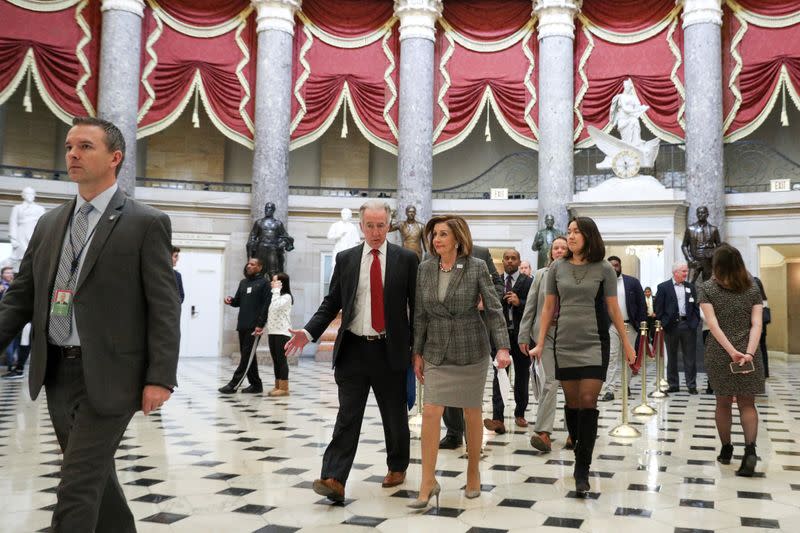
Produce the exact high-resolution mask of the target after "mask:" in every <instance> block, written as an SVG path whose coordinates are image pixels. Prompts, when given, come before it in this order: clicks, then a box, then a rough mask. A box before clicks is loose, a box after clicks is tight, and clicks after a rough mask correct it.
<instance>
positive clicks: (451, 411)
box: [442, 407, 464, 440]
mask: <svg viewBox="0 0 800 533" xmlns="http://www.w3.org/2000/svg"><path fill="white" fill-rule="evenodd" d="M442 420H444V427H446V428H447V436H448V437H454V438H456V439H458V440H461V439H463V438H464V410H463V409H461V408H460V407H445V408H444V415H443V416H442Z"/></svg>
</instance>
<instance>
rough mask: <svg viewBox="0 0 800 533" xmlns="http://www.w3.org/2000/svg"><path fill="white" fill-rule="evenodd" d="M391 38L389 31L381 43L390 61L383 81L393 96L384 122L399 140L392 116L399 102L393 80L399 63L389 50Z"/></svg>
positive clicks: (386, 108) (385, 110)
mask: <svg viewBox="0 0 800 533" xmlns="http://www.w3.org/2000/svg"><path fill="white" fill-rule="evenodd" d="M391 36H392V32H391V31H387V32H386V35H384V36H383V40H382V41H381V47H382V48H383V53H384V55H385V56H386V59H387V60H388V61H389V66H388V67H386V70H385V71H384V73H383V81H384V82H386V86H387V87H388V88H389V92H390V93H391V95H392V96H391V97H390V98H389V101H388V102H386V105H384V106H383V120H385V121H386V125H387V126H389V131H391V132H392V135H394V138H395V140H399V139H400V133H399V132H398V131H397V125H396V124H395V123H394V120H392V116H391V114H390V112H391V110H392V107H393V106H394V104H395V102H396V101H397V87H396V86H395V84H394V80H392V72H394V70H395V67H396V66H397V62H396V61H395V58H394V54H392V50H391V48H389V38H390V37H391Z"/></svg>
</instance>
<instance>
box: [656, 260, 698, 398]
mask: <svg viewBox="0 0 800 533" xmlns="http://www.w3.org/2000/svg"><path fill="white" fill-rule="evenodd" d="M688 275H689V267H688V266H687V265H686V263H685V262H678V263H675V264H674V265H673V266H672V279H669V280H667V281H665V282H664V283H660V284H659V285H658V288H657V289H656V305H655V311H656V319H657V320H660V321H661V325H662V327H663V328H664V343H665V344H666V346H667V357H668V359H667V381H668V382H669V389H667V392H678V391H679V390H680V387H679V378H678V347H679V346H680V349H681V351H682V352H683V372H684V379H685V380H686V387H687V388H688V389H689V394H697V365H696V360H695V359H696V350H697V327H698V326H699V325H700V308H699V307H698V305H697V292H696V291H695V287H694V285H692V284H691V283H689V282H688V281H686V278H687V276H688Z"/></svg>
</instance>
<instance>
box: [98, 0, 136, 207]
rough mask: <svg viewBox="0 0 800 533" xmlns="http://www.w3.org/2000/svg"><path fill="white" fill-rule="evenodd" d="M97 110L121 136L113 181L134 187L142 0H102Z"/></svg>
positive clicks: (131, 189)
mask: <svg viewBox="0 0 800 533" xmlns="http://www.w3.org/2000/svg"><path fill="white" fill-rule="evenodd" d="M100 9H101V11H102V12H103V24H102V26H103V30H102V37H101V40H100V78H99V85H100V87H99V91H98V98H97V114H98V116H99V117H100V118H103V119H106V120H109V121H111V122H113V123H114V124H116V125H117V127H118V128H119V129H120V131H122V136H123V137H124V138H125V152H126V155H125V160H124V161H123V162H122V170H121V171H120V173H119V175H118V176H117V183H119V186H120V188H121V189H122V190H123V191H125V192H126V193H127V194H128V196H131V197H133V196H134V194H135V191H136V117H137V114H138V112H139V109H138V106H139V79H140V76H141V68H140V67H141V43H142V18H143V17H144V0H103V3H102V7H101V8H100Z"/></svg>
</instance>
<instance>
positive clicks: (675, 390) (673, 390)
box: [667, 387, 681, 392]
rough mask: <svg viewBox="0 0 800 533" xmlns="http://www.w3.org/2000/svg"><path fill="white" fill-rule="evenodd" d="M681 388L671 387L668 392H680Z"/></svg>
mask: <svg viewBox="0 0 800 533" xmlns="http://www.w3.org/2000/svg"><path fill="white" fill-rule="evenodd" d="M680 390H681V388H680V387H670V388H668V389H667V392H680Z"/></svg>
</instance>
